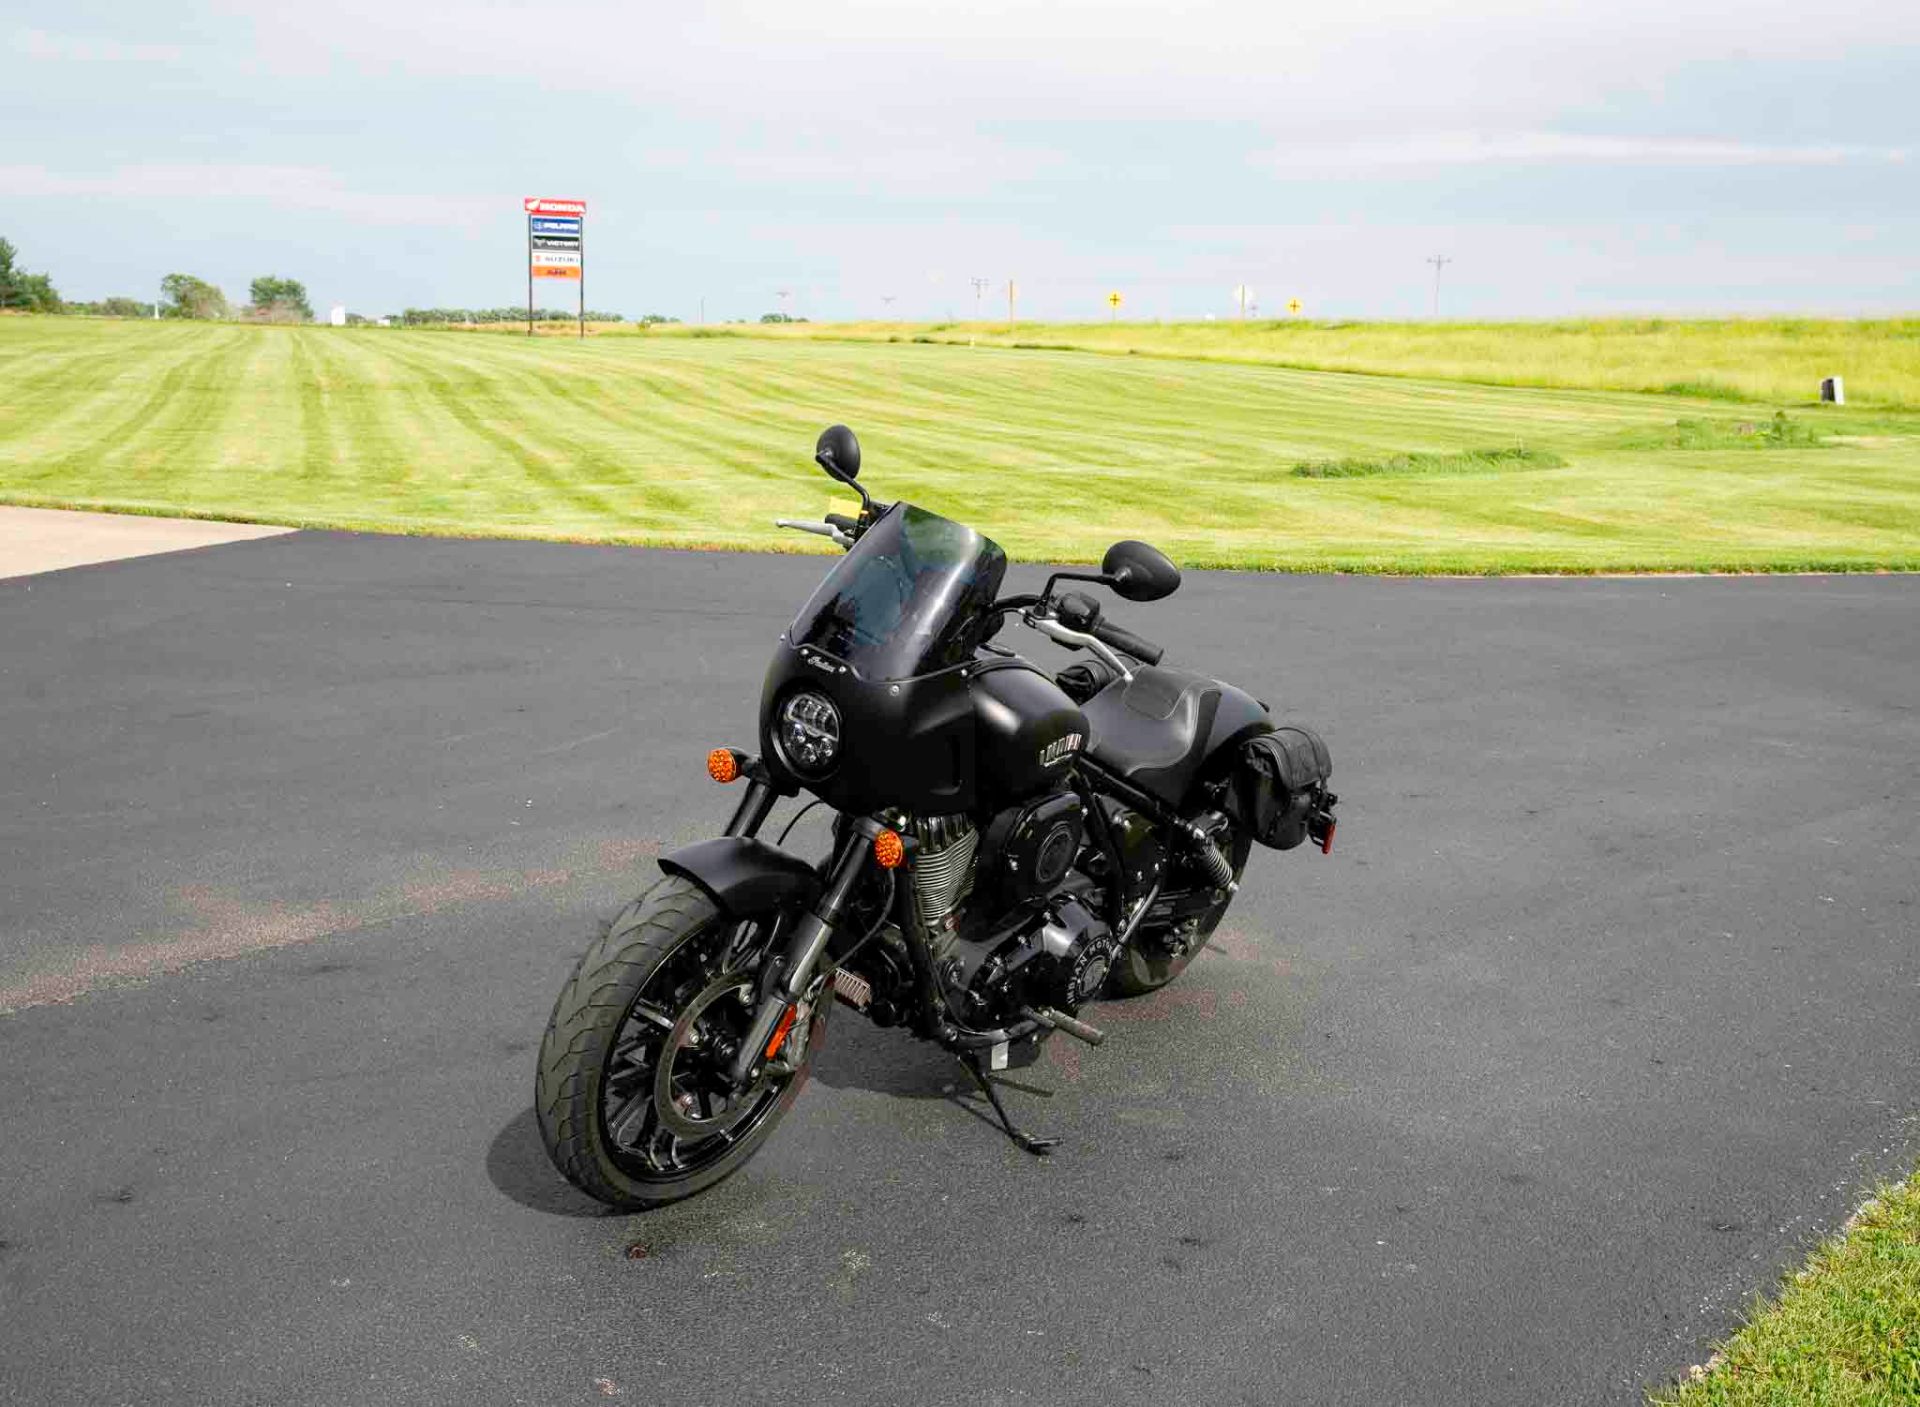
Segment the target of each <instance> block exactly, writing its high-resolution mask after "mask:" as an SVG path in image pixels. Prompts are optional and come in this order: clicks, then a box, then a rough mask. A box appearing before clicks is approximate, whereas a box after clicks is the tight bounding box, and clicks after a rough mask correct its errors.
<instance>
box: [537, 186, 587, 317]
mask: <svg viewBox="0 0 1920 1407" xmlns="http://www.w3.org/2000/svg"><path fill="white" fill-rule="evenodd" d="M521 204H522V205H523V207H524V208H525V210H526V215H527V335H528V336H529V337H531V336H532V335H533V281H534V280H535V279H537V278H560V279H569V280H571V281H572V282H573V284H574V286H575V287H576V289H577V290H578V293H579V319H580V335H581V336H582V337H584V336H586V331H587V324H586V318H587V288H586V282H587V280H586V273H587V263H586V244H587V236H586V226H587V203H586V201H584V200H553V199H550V198H547V197H544V196H534V195H530V196H528V197H527V198H526V199H525V200H524V201H522V202H521Z"/></svg>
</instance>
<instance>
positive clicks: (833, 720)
mask: <svg viewBox="0 0 1920 1407" xmlns="http://www.w3.org/2000/svg"><path fill="white" fill-rule="evenodd" d="M778 736H779V740H780V751H781V752H782V753H784V754H785V755H786V759H787V763H788V765H790V766H791V767H792V768H793V769H794V770H795V771H796V772H808V773H813V774H816V775H817V774H819V773H821V772H824V771H826V770H827V768H829V767H831V766H832V765H833V759H834V757H835V756H836V755H838V753H839V751H840V710H839V709H837V708H835V707H834V706H833V700H832V699H830V698H828V697H827V696H826V695H825V694H817V693H815V692H814V691H813V690H811V689H808V690H806V691H804V692H802V693H798V694H795V695H794V696H793V697H792V698H790V699H788V700H787V701H786V703H785V705H783V706H782V708H781V709H780V726H779V731H778Z"/></svg>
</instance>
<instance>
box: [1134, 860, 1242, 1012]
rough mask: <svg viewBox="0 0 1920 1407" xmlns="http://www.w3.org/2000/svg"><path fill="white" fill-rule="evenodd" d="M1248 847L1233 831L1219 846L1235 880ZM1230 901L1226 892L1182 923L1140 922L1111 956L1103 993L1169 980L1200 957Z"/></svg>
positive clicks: (1149, 988) (1144, 989)
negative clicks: (1130, 938)
mask: <svg viewBox="0 0 1920 1407" xmlns="http://www.w3.org/2000/svg"><path fill="white" fill-rule="evenodd" d="M1252 850H1253V841H1252V839H1251V838H1249V837H1247V836H1244V835H1240V834H1239V833H1237V832H1231V833H1229V838H1228V842H1227V843H1226V844H1224V845H1222V846H1220V853H1221V854H1222V855H1224V856H1225V857H1226V859H1227V863H1228V864H1230V865H1232V866H1233V877H1234V879H1235V880H1238V879H1239V878H1240V875H1241V872H1242V871H1244V870H1245V869H1246V867H1247V856H1248V855H1249V854H1250V853H1252ZM1232 903H1233V896H1232V895H1231V894H1229V895H1228V896H1227V897H1226V898H1224V899H1222V900H1220V901H1219V902H1218V903H1216V904H1214V905H1212V906H1211V907H1210V908H1207V909H1206V910H1204V911H1202V912H1201V913H1198V914H1195V915H1194V916H1193V917H1192V918H1190V919H1187V920H1186V921H1185V922H1184V923H1180V924H1176V925H1172V926H1169V927H1162V928H1159V929H1147V928H1146V927H1145V925H1142V928H1143V930H1144V931H1142V932H1139V933H1136V934H1134V935H1133V941H1132V942H1130V943H1128V944H1127V946H1126V947H1124V948H1122V949H1121V950H1120V956H1119V957H1118V958H1116V959H1114V964H1113V971H1112V972H1111V973H1110V974H1109V975H1108V977H1107V995H1108V996H1110V997H1141V996H1145V995H1146V994H1147V993H1148V992H1157V991H1159V990H1160V988H1162V987H1164V986H1166V985H1167V983H1169V982H1171V981H1173V979H1174V978H1176V977H1178V976H1179V975H1180V974H1181V973H1183V972H1185V971H1186V970H1187V968H1188V967H1189V966H1190V965H1191V964H1192V962H1193V960H1194V959H1195V958H1197V957H1198V956H1200V950H1201V949H1202V948H1204V947H1206V946H1207V940H1208V939H1209V938H1211V937H1212V936H1213V930H1214V929H1216V928H1218V927H1219V926H1220V920H1221V919H1223V918H1225V917H1226V916H1227V909H1228V907H1229V906H1231V905H1232Z"/></svg>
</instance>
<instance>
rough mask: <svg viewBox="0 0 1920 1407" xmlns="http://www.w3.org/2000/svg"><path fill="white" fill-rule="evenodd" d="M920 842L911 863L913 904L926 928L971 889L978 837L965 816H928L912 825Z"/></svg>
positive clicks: (939, 919) (946, 913)
mask: <svg viewBox="0 0 1920 1407" xmlns="http://www.w3.org/2000/svg"><path fill="white" fill-rule="evenodd" d="M914 833H915V837H916V838H917V839H918V840H919V842H920V849H919V852H918V853H917V854H916V855H915V856H914V860H913V902H914V907H915V908H916V909H917V910H918V912H919V915H920V921H921V922H922V923H924V924H926V925H927V926H929V927H932V926H933V925H934V924H937V923H939V922H940V921H941V920H942V919H944V918H945V917H946V916H947V915H948V914H950V913H952V912H953V909H954V906H955V905H957V904H958V903H959V902H960V901H961V900H962V899H964V898H966V897H967V894H968V892H969V891H970V890H971V889H972V888H973V860H974V852H975V851H976V850H978V848H979V845H980V833H979V832H978V831H977V830H975V829H974V826H973V822H972V821H970V820H968V819H967V818H966V817H965V816H932V817H927V818H925V819H923V820H920V821H918V822H916V823H915V825H914Z"/></svg>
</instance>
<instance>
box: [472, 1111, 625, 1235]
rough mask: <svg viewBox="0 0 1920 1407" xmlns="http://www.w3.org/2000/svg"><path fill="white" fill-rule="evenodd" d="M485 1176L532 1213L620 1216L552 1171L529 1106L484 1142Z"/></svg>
mask: <svg viewBox="0 0 1920 1407" xmlns="http://www.w3.org/2000/svg"><path fill="white" fill-rule="evenodd" d="M487 1177H488V1179H489V1180H490V1181H491V1182H492V1183H493V1185H494V1186H495V1187H497V1188H498V1189H499V1190H500V1191H501V1192H502V1193H503V1194H505V1195H506V1196H507V1197H509V1198H510V1199H512V1200H513V1201H515V1202H518V1203H519V1204H520V1205H521V1206H523V1207H531V1208H532V1209H533V1210H534V1211H536V1212H547V1213H549V1214H550V1215H553V1216H573V1217H609V1216H618V1215H620V1213H618V1212H616V1211H614V1210H613V1209H612V1208H611V1207H606V1206H602V1205H601V1204H600V1203H599V1202H596V1201H594V1200H593V1198H591V1197H589V1196H587V1194H586V1193H584V1192H581V1191H578V1190H576V1189H575V1188H574V1186H573V1185H572V1184H571V1183H569V1182H568V1181H567V1180H566V1179H565V1178H563V1177H562V1176H560V1174H559V1173H558V1172H556V1171H555V1170H554V1166H553V1163H552V1162H551V1161H550V1160H549V1159H548V1158H547V1150H546V1148H545V1146H544V1145H542V1143H541V1142H540V1124H539V1121H538V1119H537V1118H536V1116H535V1115H534V1112H533V1106H532V1105H528V1106H527V1107H526V1108H525V1109H522V1110H521V1111H520V1112H519V1113H518V1114H515V1115H514V1116H513V1117H512V1118H511V1119H509V1120H507V1122H506V1123H505V1125H503V1126H502V1127H501V1129H500V1132H498V1133H496V1134H495V1135H494V1136H493V1142H492V1143H490V1144H489V1145H487Z"/></svg>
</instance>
